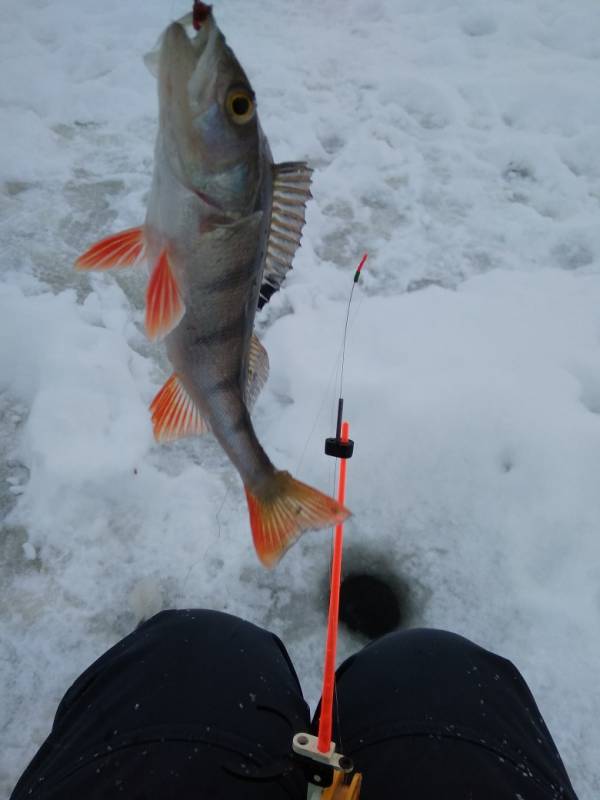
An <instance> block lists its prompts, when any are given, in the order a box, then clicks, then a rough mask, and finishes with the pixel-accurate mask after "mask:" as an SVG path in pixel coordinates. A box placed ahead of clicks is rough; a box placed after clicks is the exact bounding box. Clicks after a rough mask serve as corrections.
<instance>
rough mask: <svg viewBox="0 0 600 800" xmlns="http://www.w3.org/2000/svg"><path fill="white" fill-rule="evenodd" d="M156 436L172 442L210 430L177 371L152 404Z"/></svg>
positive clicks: (153, 425) (158, 438) (158, 439)
mask: <svg viewBox="0 0 600 800" xmlns="http://www.w3.org/2000/svg"><path fill="white" fill-rule="evenodd" d="M150 411H151V413H152V427H153V429H154V438H155V439H156V440H157V441H158V442H170V441H173V439H181V438H182V437H184V436H200V435H202V434H203V433H206V432H207V431H209V430H210V428H209V425H208V422H206V420H205V419H204V418H203V417H202V415H201V414H200V412H199V411H198V407H197V406H196V404H195V403H194V401H193V400H192V398H191V397H190V396H189V394H188V393H187V391H186V390H185V388H184V386H183V384H182V383H181V381H180V380H179V377H178V375H177V373H176V372H174V373H173V375H171V377H170V378H169V380H168V381H167V382H166V383H165V385H164V386H163V387H162V389H161V390H160V392H159V393H158V394H157V395H156V397H155V398H154V400H153V401H152V403H151V405H150Z"/></svg>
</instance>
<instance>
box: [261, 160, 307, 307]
mask: <svg viewBox="0 0 600 800" xmlns="http://www.w3.org/2000/svg"><path fill="white" fill-rule="evenodd" d="M311 174H312V169H311V168H310V167H309V166H307V165H306V164H305V163H304V162H303V161H289V162H286V163H283V164H275V165H274V166H273V209H272V212H271V227H270V230H269V239H268V242H267V257H266V260H265V269H264V272H263V279H262V280H263V282H262V286H261V289H260V295H259V298H258V307H259V308H262V307H263V306H264V304H265V303H267V302H268V300H269V298H270V297H271V295H272V294H273V293H274V292H276V291H277V290H278V289H279V287H280V286H281V284H282V283H283V280H284V278H285V276H286V275H287V273H288V270H290V269H291V268H292V261H293V260H294V255H295V253H296V250H297V249H298V247H299V245H300V239H301V238H302V228H303V227H304V222H305V220H306V202H307V201H308V200H309V199H310V198H311V197H312V195H311V193H310V181H311V177H310V176H311Z"/></svg>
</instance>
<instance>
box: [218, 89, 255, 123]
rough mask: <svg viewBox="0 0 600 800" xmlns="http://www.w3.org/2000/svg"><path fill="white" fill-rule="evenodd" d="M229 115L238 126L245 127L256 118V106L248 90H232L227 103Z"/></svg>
mask: <svg viewBox="0 0 600 800" xmlns="http://www.w3.org/2000/svg"><path fill="white" fill-rule="evenodd" d="M225 105H226V108H227V113H228V114H229V116H230V117H231V119H232V120H233V121H234V122H235V123H236V124H237V125H245V124H246V122H250V120H251V119H252V118H253V117H254V112H255V110H256V104H255V102H254V97H253V95H252V93H251V92H249V91H248V90H247V89H231V90H230V91H229V94H228V95H227V101H226V103H225Z"/></svg>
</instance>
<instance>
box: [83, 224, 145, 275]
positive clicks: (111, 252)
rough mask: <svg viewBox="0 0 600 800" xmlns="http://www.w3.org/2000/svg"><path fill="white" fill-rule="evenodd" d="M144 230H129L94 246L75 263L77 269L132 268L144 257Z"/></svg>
mask: <svg viewBox="0 0 600 800" xmlns="http://www.w3.org/2000/svg"><path fill="white" fill-rule="evenodd" d="M144 250H145V242H144V228H143V227H142V228H128V229H127V230H126V231H120V232H119V233H113V234H112V235H111V236H107V237H106V238H105V239H100V241H99V242H96V243H95V244H93V245H92V246H91V247H90V248H89V249H88V250H86V251H85V253H83V255H80V256H79V258H78V259H77V261H76V262H75V267H76V268H77V269H111V268H113V267H132V266H133V265H134V264H137V262H138V261H141V259H142V258H143V257H144Z"/></svg>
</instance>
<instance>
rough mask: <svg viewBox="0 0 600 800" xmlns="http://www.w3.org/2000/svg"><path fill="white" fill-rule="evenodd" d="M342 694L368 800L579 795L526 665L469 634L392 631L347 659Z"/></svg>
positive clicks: (351, 750)
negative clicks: (525, 676)
mask: <svg viewBox="0 0 600 800" xmlns="http://www.w3.org/2000/svg"><path fill="white" fill-rule="evenodd" d="M337 693H338V697H337V705H338V708H339V726H338V725H336V729H335V734H334V740H335V741H336V742H337V743H338V746H339V745H340V743H341V746H342V749H343V752H344V753H346V754H347V755H349V756H351V757H352V758H353V759H354V761H355V763H356V766H357V769H358V770H359V771H360V772H362V773H363V791H362V794H361V800H381V798H390V800H391V799H392V798H396V797H397V798H410V800H468V798H473V800H509V798H510V800H515V798H519V797H520V798H522V800H542V798H544V799H546V798H547V799H549V798H565V800H566V799H567V798H569V800H573V799H574V798H575V793H574V791H573V788H572V787H571V784H570V782H569V778H568V777H567V774H566V772H565V769H564V766H563V764H562V761H561V759H560V756H559V754H558V751H557V750H556V747H555V745H554V742H553V741H552V737H551V736H550V733H549V731H548V729H547V728H546V725H545V723H544V721H543V719H542V717H541V715H540V712H539V710H538V708H537V706H536V703H535V700H534V699H533V696H532V695H531V692H530V691H529V689H528V687H527V685H526V683H525V681H524V680H523V678H522V677H521V675H520V673H519V672H518V670H517V669H516V668H515V667H514V666H513V665H512V664H511V662H510V661H507V660H506V659H504V658H501V657H500V656H497V655H495V654H494V653H490V652H488V651H486V650H484V649H482V648H481V647H478V646H477V645H475V644H473V643H472V642H470V641H468V640H467V639H464V638H462V637H461V636H457V635H456V634H453V633H447V632H445V631H437V630H410V631H402V632H398V633H393V634H390V635H388V636H385V637H383V638H382V639H379V640H377V641H375V642H373V643H372V644H370V645H368V646H367V647H365V648H364V650H362V651H361V652H360V653H358V654H357V655H355V656H352V657H351V658H349V659H348V660H347V661H346V662H344V664H343V665H342V666H341V667H340V669H339V670H338V681H337ZM315 719H318V717H317V716H316V717H315Z"/></svg>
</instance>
